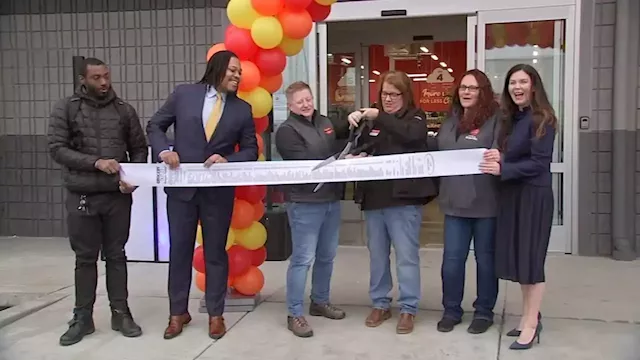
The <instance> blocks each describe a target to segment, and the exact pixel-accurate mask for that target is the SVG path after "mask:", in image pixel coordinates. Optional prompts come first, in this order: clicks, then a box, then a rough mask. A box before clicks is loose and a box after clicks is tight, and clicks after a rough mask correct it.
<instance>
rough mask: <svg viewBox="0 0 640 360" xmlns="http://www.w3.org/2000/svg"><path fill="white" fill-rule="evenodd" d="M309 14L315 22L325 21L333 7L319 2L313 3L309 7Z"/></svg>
mask: <svg viewBox="0 0 640 360" xmlns="http://www.w3.org/2000/svg"><path fill="white" fill-rule="evenodd" d="M307 12H308V13H309V15H310V16H311V20H313V21H315V22H320V21H324V20H325V19H326V18H328V17H329V14H330V13H331V6H327V5H321V4H318V2H317V1H311V4H309V6H307Z"/></svg>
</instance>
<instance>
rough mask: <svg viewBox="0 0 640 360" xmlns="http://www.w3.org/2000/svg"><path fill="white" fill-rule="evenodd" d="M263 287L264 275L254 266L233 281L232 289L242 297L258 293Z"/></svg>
mask: <svg viewBox="0 0 640 360" xmlns="http://www.w3.org/2000/svg"><path fill="white" fill-rule="evenodd" d="M263 286H264V274H263V273H262V271H261V270H260V269H258V268H257V267H255V266H250V267H249V269H248V270H247V272H245V273H244V274H242V276H239V277H237V278H236V279H235V280H234V281H233V288H234V289H236V291H237V292H239V293H240V294H242V295H246V296H252V295H255V294H257V293H259V292H260V290H262V287H263Z"/></svg>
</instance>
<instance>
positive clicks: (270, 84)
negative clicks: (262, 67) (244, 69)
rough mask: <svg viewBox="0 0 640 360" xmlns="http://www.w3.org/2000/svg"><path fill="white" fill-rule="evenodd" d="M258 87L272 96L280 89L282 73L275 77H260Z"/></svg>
mask: <svg viewBox="0 0 640 360" xmlns="http://www.w3.org/2000/svg"><path fill="white" fill-rule="evenodd" d="M243 76H244V74H243ZM259 86H260V87H261V88H263V89H265V90H267V91H268V92H270V93H272V94H273V93H274V92H276V91H278V90H280V88H281V87H282V73H280V74H278V75H275V76H262V77H261V78H260V85H259Z"/></svg>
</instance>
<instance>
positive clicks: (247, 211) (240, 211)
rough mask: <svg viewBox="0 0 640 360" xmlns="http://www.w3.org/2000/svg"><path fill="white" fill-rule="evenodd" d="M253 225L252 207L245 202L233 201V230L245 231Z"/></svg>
mask: <svg viewBox="0 0 640 360" xmlns="http://www.w3.org/2000/svg"><path fill="white" fill-rule="evenodd" d="M252 223H253V205H251V203H250V202H248V201H246V200H241V199H235V200H234V202H233V213H232V214H231V227H232V228H233V229H246V228H248V227H249V226H251V224H252Z"/></svg>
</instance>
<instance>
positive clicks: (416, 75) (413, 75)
mask: <svg viewBox="0 0 640 360" xmlns="http://www.w3.org/2000/svg"><path fill="white" fill-rule="evenodd" d="M407 76H408V77H410V78H416V77H426V76H427V74H407Z"/></svg>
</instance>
